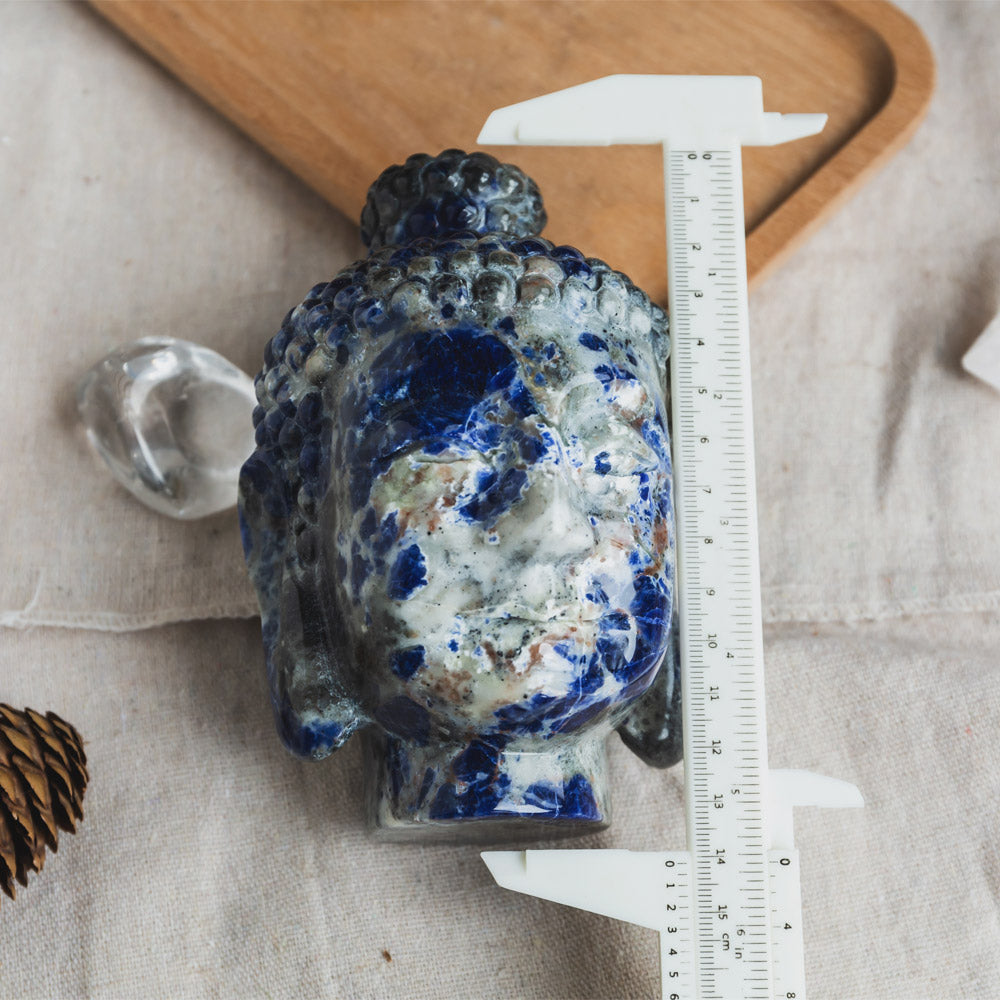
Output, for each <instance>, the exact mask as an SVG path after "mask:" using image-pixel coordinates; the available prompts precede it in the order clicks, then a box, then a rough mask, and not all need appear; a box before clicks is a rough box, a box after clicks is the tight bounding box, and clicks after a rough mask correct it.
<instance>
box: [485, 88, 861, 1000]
mask: <svg viewBox="0 0 1000 1000" xmlns="http://www.w3.org/2000/svg"><path fill="white" fill-rule="evenodd" d="M825 123H826V115H821V114H791V115H783V114H775V113H770V112H765V111H764V104H763V97H762V90H761V82H760V80H759V79H758V78H757V77H750V76H609V77H605V78H603V79H600V80H594V81H592V82H590V83H585V84H583V85H581V86H578V87H570V88H569V89H568V90H561V91H558V92H556V93H553V94H547V95H546V96H544V97H539V98H536V99H534V100H530V101H525V102H523V103H521V104H514V105H511V106H510V107H506V108H501V109H499V110H498V111H494V112H493V114H492V115H490V117H489V119H488V120H487V122H486V125H485V127H484V128H483V131H482V132H481V134H480V136H479V142H480V143H481V144H485V145H509V144H514V145H517V144H519V145H573V146H583V145H610V144H612V143H660V144H662V146H663V163H664V176H665V183H666V213H667V271H668V279H669V314H670V332H671V338H672V352H671V359H672V360H671V366H670V369H671V399H672V416H673V445H672V447H673V470H674V490H675V505H676V511H677V590H676V593H677V601H678V610H679V622H680V649H681V681H682V685H683V691H682V697H683V729H684V784H685V805H686V813H687V842H688V847H687V850H686V851H667V852H633V851H621V850H591V851H582V850H552V851H548V850H540V851H487V852H484V854H483V859H484V860H485V862H486V864H487V865H488V866H489V869H490V871H491V872H492V874H493V876H494V878H495V879H496V880H497V882H498V883H499V884H500V885H501V886H504V887H505V888H508V889H514V890H516V891H518V892H524V893H528V894H529V895H533V896H540V897H542V898H543V899H550V900H554V901H556V902H560V903H566V904H568V905H570V906H576V907H580V908H582V909H585V910H591V911H593V912H595V913H601V914H605V915H606V916H611V917H616V918H618V919H621V920H628V921H631V922H632V923H637V924H641V925H642V926H644V927H652V928H654V929H655V930H658V931H659V932H660V958H661V961H660V969H661V975H662V981H663V995H664V997H665V998H668V1000H682V998H683V1000H688V998H700V1000H708V998H710V997H711V998H717V1000H737V998H750V997H760V998H764V997H779V998H789V1000H790V998H795V1000H802V998H803V997H805V975H804V960H803V939H802V919H801V917H802V904H801V893H800V883H799V858H798V853H797V851H796V850H795V848H794V846H793V844H792V807H793V806H798V805H822V806H860V805H863V800H862V798H861V794H860V792H859V791H858V790H857V788H855V787H854V786H853V785H851V784H848V783H847V782H844V781H838V780H836V779H833V778H823V777H821V776H819V775H815V774H811V773H809V772H806V771H779V770H768V767H767V740H766V724H765V716H764V656H763V639H762V629H761V612H760V572H759V566H758V552H757V509H756V497H755V481H754V458H753V425H752V407H751V400H750V343H749V321H748V307H747V278H746V243H745V234H744V224H743V181H742V167H741V159H740V147H741V146H742V145H756V146H771V145H776V144H777V143H780V142H787V141H789V140H791V139H798V138H800V137H804V136H808V135H814V134H815V133H817V132H819V131H821V130H822V128H823V126H824V124H825Z"/></svg>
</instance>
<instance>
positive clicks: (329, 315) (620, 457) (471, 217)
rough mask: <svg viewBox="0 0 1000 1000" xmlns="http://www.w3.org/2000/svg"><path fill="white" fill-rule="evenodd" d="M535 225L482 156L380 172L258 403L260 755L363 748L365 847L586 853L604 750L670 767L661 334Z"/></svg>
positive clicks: (252, 502) (646, 310)
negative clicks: (531, 846) (350, 244)
mask: <svg viewBox="0 0 1000 1000" xmlns="http://www.w3.org/2000/svg"><path fill="white" fill-rule="evenodd" d="M544 222H545V215H544V211H543V209H542V204H541V199H540V196H539V194H538V191H537V188H536V187H535V185H534V183H533V182H532V181H531V180H530V179H529V178H527V177H526V176H525V175H524V174H522V173H521V172H520V171H519V170H518V169H517V168H515V167H512V166H509V165H502V164H500V163H498V162H497V161H496V160H495V159H493V158H492V157H490V156H487V155H485V154H482V153H473V154H469V155H467V154H465V153H462V152H460V151H457V150H448V151H446V152H444V153H442V154H441V155H440V156H438V157H435V158H431V157H429V156H414V157H411V158H410V159H409V160H407V162H406V163H405V164H404V165H403V166H399V167H392V168H390V169H389V170H387V171H386V172H385V173H384V174H383V175H382V176H381V177H380V178H379V180H378V181H377V182H376V183H375V185H373V187H372V189H371V191H370V193H369V197H368V203H367V205H366V208H365V211H364V214H363V216H362V232H363V236H364V238H365V240H366V242H367V244H368V245H369V246H370V248H371V252H370V255H369V256H368V258H367V259H366V260H363V261H360V262H358V263H356V264H353V265H351V266H350V267H348V268H346V269H345V270H343V271H342V272H341V273H340V274H339V275H337V276H336V277H335V278H334V279H333V280H332V281H330V282H325V283H323V284H320V285H317V286H316V287H314V288H313V289H312V290H311V291H310V292H309V294H308V296H307V297H306V299H305V300H304V301H303V302H302V303H301V304H300V305H299V306H297V307H296V308H295V309H293V310H292V311H291V312H290V313H289V314H288V316H287V317H286V319H285V321H284V323H283V324H282V327H281V330H280V331H279V332H278V334H277V335H276V336H275V337H274V339H273V340H272V341H271V342H270V344H269V345H268V347H267V350H266V353H265V365H264V369H263V371H262V372H261V373H260V375H259V376H258V378H257V391H258V399H259V406H258V407H257V409H256V411H255V416H254V420H255V423H256V427H257V449H256V451H255V452H254V454H253V455H252V456H251V458H250V459H249V460H248V461H247V463H246V465H245V466H244V468H243V473H242V478H241V488H240V493H241V495H240V516H241V525H242V530H243V539H244V547H245V550H246V554H247V560H248V563H249V567H250V572H251V576H252V579H253V582H254V584H255V586H256V589H257V592H258V595H259V600H260V607H261V615H262V621H263V636H264V646H265V653H266V660H267V671H268V678H269V682H270V687H271V694H272V698H273V703H274V710H275V716H276V720H277V726H278V730H279V733H280V735H281V738H282V740H283V741H284V743H285V744H286V745H287V746H288V748H289V749H291V750H292V751H294V752H295V753H297V754H300V755H302V756H304V757H312V758H321V757H325V756H326V755H327V754H329V753H330V752H331V751H333V750H336V749H337V748H339V747H341V746H342V745H343V744H344V743H345V742H346V741H347V740H348V739H349V738H350V737H351V735H352V734H353V733H355V732H356V731H359V730H360V731H362V732H363V734H364V738H365V741H366V751H365V755H366V761H367V766H368V767H369V769H370V774H369V781H368V787H369V795H370V800H371V816H372V819H373V822H374V825H375V826H376V827H377V828H378V829H380V830H381V831H383V832H384V833H387V834H390V835H392V834H393V833H395V834H398V835H400V836H404V835H410V834H412V833H418V832H428V833H431V834H435V833H437V834H440V833H442V832H443V833H444V834H446V835H447V834H454V833H455V831H458V832H459V834H460V835H461V836H463V837H464V836H467V835H469V834H470V833H471V834H473V835H482V836H483V837H486V838H490V839H494V838H498V837H502V836H503V835H505V834H506V833H508V832H526V833H529V834H531V835H535V834H541V833H545V832H549V831H556V832H560V831H562V832H574V831H577V830H580V831H585V830H592V829H598V828H600V827H601V826H602V825H604V824H605V823H606V822H607V819H608V788H607V780H606V775H605V762H604V761H605V750H604V743H605V740H606V738H607V736H608V735H609V734H610V732H611V730H612V729H615V728H617V729H618V731H619V732H620V733H621V735H622V737H623V739H624V740H625V742H626V743H627V744H628V745H629V746H630V747H632V749H634V750H635V751H636V752H637V753H639V754H640V756H642V757H643V758H644V759H646V760H648V761H649V762H650V763H653V764H656V765H659V766H663V765H666V764H670V763H673V762H674V761H675V760H676V759H677V757H678V756H679V750H680V710H679V705H680V703H679V687H678V683H677V677H676V671H675V662H674V658H673V657H671V656H669V655H668V654H669V653H670V647H671V641H672V635H671V629H670V623H671V609H672V588H673V580H674V573H673V510H672V504H671V477H670V452H669V442H668V436H667V424H666V404H665V379H666V368H665V364H666V358H667V353H668V336H667V324H666V316H665V314H664V313H663V311H662V310H661V309H660V308H658V307H657V306H656V305H654V304H653V303H651V302H650V300H649V299H648V298H647V296H646V295H645V294H644V293H643V292H641V291H640V290H638V289H637V288H635V287H634V286H633V285H632V284H631V282H630V281H629V280H628V279H627V278H626V277H624V276H623V275H622V274H619V273H616V272H615V271H612V270H611V269H610V268H609V267H608V266H607V265H606V264H604V263H602V262H600V261H597V260H594V259H588V258H584V257H583V255H582V254H580V253H579V252H578V251H577V250H575V249H572V248H571V247H565V246H562V247H557V246H553V245H552V244H551V243H549V242H548V241H546V240H543V239H541V238H539V237H538V235H537V234H538V233H539V231H540V230H541V228H542V226H543V225H544ZM664 661H666V662H664ZM459 824H461V825H459Z"/></svg>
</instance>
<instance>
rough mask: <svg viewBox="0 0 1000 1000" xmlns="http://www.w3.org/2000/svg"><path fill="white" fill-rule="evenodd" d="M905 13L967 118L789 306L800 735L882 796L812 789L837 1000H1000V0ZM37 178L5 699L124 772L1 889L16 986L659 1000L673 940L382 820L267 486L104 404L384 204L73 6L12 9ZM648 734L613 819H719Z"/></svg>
mask: <svg viewBox="0 0 1000 1000" xmlns="http://www.w3.org/2000/svg"><path fill="white" fill-rule="evenodd" d="M903 7H904V9H905V10H906V11H907V12H908V13H909V14H910V15H911V16H913V17H914V18H915V19H916V20H917V22H918V23H919V24H920V25H921V26H922V28H923V29H924V31H925V33H926V34H927V36H928V38H929V40H930V42H931V44H932V47H933V48H934V50H935V54H936V57H937V60H938V64H939V82H938V90H937V93H936V96H935V99H934V102H933V104H932V107H931V110H930V114H929V116H928V119H927V121H926V122H925V124H924V125H923V126H922V127H921V129H920V131H919V132H918V133H917V135H916V137H915V138H914V140H913V141H912V142H911V144H910V145H909V146H908V147H907V148H906V149H905V150H903V152H902V153H901V154H900V155H898V156H897V157H895V158H894V159H893V160H892V161H891V162H890V163H889V165H888V166H887V167H886V168H885V169H884V171H883V172H882V173H881V174H879V175H878V176H877V177H875V178H874V179H872V180H871V181H870V182H869V183H868V184H867V185H866V186H865V187H864V188H863V189H862V190H861V191H860V192H859V193H858V194H857V195H856V196H855V197H854V198H853V200H852V201H850V202H849V203H848V204H847V205H846V206H844V207H843V208H842V209H841V210H840V211H839V212H838V214H837V215H836V216H835V217H833V218H832V219H831V220H830V221H829V222H828V223H827V224H826V225H825V227H824V228H823V229H822V230H821V231H819V232H818V233H817V234H815V236H814V237H813V238H812V239H811V240H810V242H809V243H808V244H807V245H805V246H804V247H802V248H801V249H800V250H799V251H798V252H797V253H796V255H795V256H794V258H793V259H791V260H790V261H789V262H788V263H787V264H785V265H784V266H783V267H782V268H781V269H779V271H778V272H777V273H776V274H774V275H773V276H772V277H771V278H770V279H769V281H768V282H767V283H766V284H765V285H763V286H762V287H760V288H758V289H756V290H755V292H754V294H753V296H752V299H751V314H752V316H751V319H752V339H753V350H754V357H753V364H754V369H753V371H754V386H753V390H754V397H755V416H756V434H757V463H758V479H759V504H760V528H761V566H762V574H763V581H762V582H763V604H764V613H765V621H766V626H765V647H766V654H767V685H768V687H767V691H768V715H769V738H770V759H771V763H772V764H773V765H774V766H780V767H804V768H809V769H813V770H817V771H820V772H822V773H826V774H831V775H835V776H838V777H841V778H845V779H847V780H850V781H853V782H855V783H856V784H857V785H858V786H860V788H861V789H862V791H863V792H864V794H865V797H866V799H867V806H866V808H865V809H864V810H863V811H843V812H820V811H809V810H803V811H800V812H799V813H798V815H797V842H798V846H799V848H800V850H801V854H802V868H803V897H804V898H803V905H804V920H805V938H806V967H807V974H808V981H809V986H810V996H811V997H813V998H838V1000H843V998H861V1000H868V998H883V997H884V998H900V1000H915V998H921V997H934V998H965V997H982V998H998V997H1000V919H998V915H1000V905H998V897H1000V857H998V850H997V842H998V839H1000V820H998V809H1000V776H998V774H1000V752H998V749H997V747H998V739H1000V500H998V491H1000V469H998V458H1000V393H997V392H995V391H993V390H991V389H990V388H988V387H986V386H985V385H983V384H981V383H978V382H977V381H975V380H974V379H972V378H971V377H969V376H967V375H965V374H963V372H962V370H961V368H960V364H959V361H960V358H961V356H962V354H963V353H964V351H965V350H966V349H967V348H968V347H969V345H970V344H971V343H972V342H973V340H974V339H975V337H976V336H977V334H978V333H979V332H980V330H981V329H982V328H983V327H984V326H985V325H986V323H987V322H988V320H989V319H990V318H991V317H992V316H993V314H994V313H996V311H997V310H998V308H1000V193H998V181H1000V99H998V98H1000V5H997V4H996V3H961V2H954V3H952V2H939V3H915V2H908V3H905V4H903ZM765 90H766V81H765ZM780 110H788V111H817V110H822V109H820V108H787V109H780ZM462 141H466V142H468V141H469V140H468V139H467V138H466V139H465V140H463V137H461V136H456V144H461V142H462ZM410 152H414V150H401V151H400V157H401V158H402V157H403V156H405V155H406V154H408V153H410ZM432 152H433V151H432ZM0 206H2V218H3V243H2V248H0V343H2V347H3V363H2V364H0V415H2V419H0V428H2V432H0V433H2V445H0V462H2V466H0V468H2V473H3V478H2V483H3V532H2V534H0V566H2V570H3V572H2V573H0V699H2V700H6V701H9V702H12V703H13V704H15V705H17V706H22V705H31V706H33V707H37V708H39V709H43V710H44V709H50V708H51V709H54V710H55V711H57V712H59V713H61V714H63V715H64V716H66V717H67V718H68V719H69V720H71V721H72V722H73V723H74V724H76V725H77V726H78V727H79V729H80V730H81V731H82V733H83V734H84V736H85V737H86V739H87V750H88V753H89V755H90V763H91V774H92V780H91V786H90V788H89V790H88V793H87V797H86V800H85V811H86V819H85V821H84V822H83V824H82V826H81V827H80V831H79V833H78V834H77V835H76V836H69V835H65V836H64V837H63V839H62V840H61V847H60V851H59V853H58V855H54V856H53V855H50V856H49V858H48V862H47V864H46V868H45V871H44V872H43V873H42V874H41V875H38V876H34V877H33V878H32V879H31V883H30V885H29V887H28V888H27V889H24V890H22V891H21V892H19V898H18V900H17V901H16V902H15V903H9V902H6V901H5V902H4V903H3V904H2V906H0V941H2V946H0V996H2V997H10V998H20V997H43V998H48V997H85V996H86V997H91V996H93V997H122V998H129V997H258V996H260V997H301V996H306V997H331V998H332V997H338V998H339V997H346V998H368V997H372V998H381V997H406V998H428V1000H431V998H434V1000H447V998H466V997H468V998H479V997H482V998H487V997H497V998H499V997H518V998H552V997H587V998H609V997H623V998H624V997H628V998H640V997H642V998H647V997H650V998H651V997H657V996H658V995H659V980H658V967H657V961H658V959H657V942H656V936H655V934H653V933H652V932H650V931H645V930H642V929H640V928H636V927H632V926H629V925H626V924H620V923H617V922H614V921H611V920H607V919H605V918H601V917H597V916H594V915H590V914H587V913H583V912H580V911H576V910H570V909H566V908H562V907H559V906H557V905H555V904H550V903H545V902H542V901H539V900H535V899H532V898H529V897H526V896H519V895H516V894H513V893H509V892H506V891H503V890H500V889H498V888H496V887H495V886H494V885H493V883H492V880H491V879H490V877H489V875H488V873H487V872H486V869H485V867H484V866H483V865H482V863H481V862H480V861H479V859H478V856H477V853H476V850H474V849H472V848H461V847H433V848H432V847H419V846H416V847H400V846H387V845H379V844H375V843H373V842H372V841H371V840H370V839H369V838H368V836H367V834H366V832H365V829H364V824H363V819H362V814H361V805H360V778H359V755H358V751H357V748H355V747H353V746H349V747H348V748H346V749H345V750H344V751H343V752H341V753H340V754H339V755H337V756H335V757H334V758H332V759H330V760H328V761H326V762H324V763H321V764H313V765H308V764H304V763H301V762H299V761H297V760H295V759H293V758H292V757H291V756H289V755H288V754H287V753H285V752H284V751H283V750H282V749H281V747H280V746H279V744H278V741H277V739H276V737H275V736H274V734H273V730H272V725H271V719H270V709H269V706H268V702H267V695H266V691H265V685H264V680H263V669H262V656H261V652H260V643H259V627H258V624H257V622H256V621H255V620H254V619H253V617H252V616H253V614H254V610H255V606H254V602H253V596H252V593H251V591H250V588H249V585H248V584H247V582H246V577H245V573H244V568H243V564H242V557H241V554H240V551H239V541H238V533H237V530H236V527H235V515H234V514H224V515H219V516H216V517H213V518H210V519H208V520H206V521H203V522H196V523H175V522H172V521H169V520H167V519H165V518H163V517H160V516H159V515H156V514H154V513H152V512H151V511H149V510H147V509H146V508H145V507H143V506H141V505H140V504H139V503H137V502H136V501H135V500H133V499H132V498H131V496H130V495H129V494H127V493H126V492H125V491H124V490H122V489H121V488H120V487H118V486H117V485H116V484H115V483H114V482H113V481H111V479H110V478H109V477H108V476H107V475H106V474H105V473H104V471H103V469H102V467H101V466H100V465H99V464H98V463H97V461H96V459H94V458H93V456H92V455H91V454H90V453H89V452H88V450H87V446H86V443H85V441H84V439H83V436H82V433H81V432H80V430H79V428H78V427H77V424H76V418H75V410H74V401H73V386H74V383H75V381H76V379H77V378H78V376H79V375H80V373H81V372H82V371H83V370H84V369H85V368H86V367H88V366H89V365H90V364H92V363H93V362H94V361H95V360H96V359H97V358H99V357H100V356H101V355H102V354H104V353H105V352H106V351H108V350H110V349H111V348H113V347H114V346H116V345H118V344H120V343H123V342H126V341H130V340H134V339H136V338H138V337H140V336H145V335H152V334H170V335H174V336H179V337H184V338H187V339H191V340H195V341H197V342H199V343H203V344H206V345H208V346H210V347H213V348H215V349H216V350H218V351H220V352H221V353H222V354H224V355H225V356H227V357H228V358H230V359H231V360H232V361H234V362H235V363H236V364H238V365H240V366H241V367H243V368H244V369H246V370H248V371H253V370H255V369H256V367H257V366H258V364H259V362H260V358H261V354H262V349H263V345H264V343H265V341H266V340H267V338H268V337H269V336H270V335H271V334H272V333H273V332H274V330H275V329H276V328H277V325H278V324H279V323H280V320H281V317H282V315H283V314H284V312H285V310H286V309H287V308H288V307H289V306H290V305H292V304H294V303H295V302H296V301H298V300H299V299H300V298H301V296H302V294H303V293H304V292H305V291H306V290H307V289H308V288H309V287H310V286H311V285H312V284H313V283H314V282H315V281H317V280H320V279H324V278H328V277H330V276H331V275H332V274H333V273H334V272H335V271H336V270H337V269H338V268H339V267H340V266H342V265H343V264H345V263H347V262H348V261H350V260H351V259H353V258H354V257H356V256H358V255H359V254H360V245H359V243H358V238H357V228H356V223H355V222H354V221H353V220H345V219H343V218H342V217H341V216H339V215H338V214H337V213H336V212H335V211H333V210H332V209H330V208H329V207H328V206H327V205H326V204H325V203H324V202H322V201H321V200H320V199H319V198H318V197H317V196H315V195H314V194H312V193H311V192H310V191H308V190H307V189H306V188H305V187H304V186H303V185H301V184H300V183H299V182H298V181H297V180H295V179H294V178H292V177H291V176H289V175H288V174H287V173H286V172H285V171H284V170H283V169H282V168H281V167H279V166H278V165H277V164H275V163H274V162H273V161H271V160H270V159H269V158H268V157H267V156H266V155H265V154H263V153H262V152H260V151H259V150H258V149H257V148H256V147H255V146H254V145H253V144H252V143H250V142H249V141H248V140H247V139H245V138H244V137H243V136H242V135H241V134H239V133H238V132H237V131H236V130H235V129H234V128H232V127H231V126H230V125H228V124H227V123H226V122H225V121H223V120H222V119H221V118H219V117H218V116H217V115H216V114H215V113H214V112H213V111H211V110H210V109H209V108H208V107H206V106H205V105H204V104H203V103H202V102H201V101H200V100H199V99H197V98H196V97H194V96H193V95H191V94H190V93H189V92H188V91H187V90H185V89H184V88H183V87H182V86H181V85H179V84H178V83H176V82H175V81H174V80H173V79H171V78H170V77H169V76H167V75H166V74H165V73H164V72H162V71H161V70H160V69H159V68H157V67H156V66H155V65H154V64H153V63H152V62H150V61H149V60H148V59H147V58H146V57H144V56H143V55H142V54H140V53H139V52H138V51H137V50H135V49H134V48H132V47H131V46H130V45H129V44H128V43H127V42H125V41H124V40H123V39H122V38H121V37H119V35H118V34H116V32H115V31H114V30H112V29H111V28H110V27H109V26H107V25H106V24H105V23H104V22H102V21H101V20H100V19H99V18H98V17H97V16H96V15H94V14H93V13H92V12H91V11H90V10H89V9H87V8H85V7H81V6H77V5H71V4H67V3H52V4H48V3H44V4H10V3H8V4H6V5H0ZM613 263H615V264H616V265H620V266H622V267H623V268H625V269H626V270H627V261H622V262H613ZM223 619H226V620H223ZM57 626H59V627H57ZM611 755H612V765H613V768H614V773H615V775H616V782H617V785H616V794H615V805H616V809H615V821H614V825H613V828H612V829H611V830H610V831H608V832H607V833H606V834H604V835H601V836H599V837H594V838H590V839H589V840H587V841H583V842H581V843H580V846H583V847H595V846H601V847H627V848H632V849H639V850H643V849H646V850H652V849H667V848H671V847H681V846H682V845H683V830H684V819H683V805H682V787H681V780H682V775H681V773H680V770H679V769H674V770H671V771H668V772H655V771H652V770H649V769H647V768H645V767H644V766H643V765H642V764H640V763H639V761H638V760H637V759H636V758H634V757H632V756H631V755H630V754H629V753H628V752H627V751H626V750H625V749H624V747H622V746H621V744H620V743H619V742H618V741H617V739H614V740H613V741H612V749H611Z"/></svg>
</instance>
